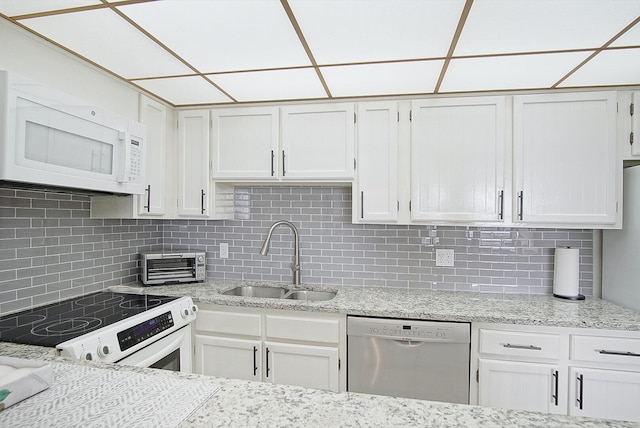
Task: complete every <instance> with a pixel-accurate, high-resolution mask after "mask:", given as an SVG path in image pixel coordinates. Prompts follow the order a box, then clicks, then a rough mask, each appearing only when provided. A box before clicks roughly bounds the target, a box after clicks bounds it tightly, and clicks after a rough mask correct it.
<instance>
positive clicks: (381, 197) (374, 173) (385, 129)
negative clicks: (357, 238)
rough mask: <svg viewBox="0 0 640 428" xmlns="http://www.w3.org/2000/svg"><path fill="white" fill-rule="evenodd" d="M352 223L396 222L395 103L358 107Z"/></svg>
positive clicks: (365, 104) (397, 206)
mask: <svg viewBox="0 0 640 428" xmlns="http://www.w3.org/2000/svg"><path fill="white" fill-rule="evenodd" d="M357 117H358V120H357V144H356V147H357V164H356V181H355V183H354V188H353V208H354V209H353V220H354V222H359V223H366V222H373V223H376V222H377V223H380V222H389V223H394V222H396V221H397V220H398V210H399V200H398V121H399V117H398V103H397V102H370V103H359V104H358V116H357Z"/></svg>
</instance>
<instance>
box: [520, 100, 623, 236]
mask: <svg viewBox="0 0 640 428" xmlns="http://www.w3.org/2000/svg"><path fill="white" fill-rule="evenodd" d="M513 102H514V106H513V109H514V112H513V115H514V117H513V121H514V129H513V132H514V167H513V168H514V177H515V184H514V194H513V211H514V222H515V223H520V224H524V223H526V224H531V225H536V224H559V225H562V224H567V225H571V224H574V225H576V224H582V225H602V226H603V227H607V226H608V227H613V226H614V224H615V223H616V221H617V218H618V215H617V202H618V191H617V188H616V185H617V184H616V183H617V175H618V174H620V172H621V165H619V162H618V161H617V156H616V119H617V117H616V114H617V113H616V109H617V105H616V93H615V92H605V91H603V92H583V93H564V94H540V95H522V96H515V97H514V101H513Z"/></svg>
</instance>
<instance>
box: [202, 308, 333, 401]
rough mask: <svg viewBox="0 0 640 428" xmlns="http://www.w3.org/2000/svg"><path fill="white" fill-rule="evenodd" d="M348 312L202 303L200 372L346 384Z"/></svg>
mask: <svg viewBox="0 0 640 428" xmlns="http://www.w3.org/2000/svg"><path fill="white" fill-rule="evenodd" d="M345 343H346V329H345V317H344V316H342V315H337V314H324V313H300V312H291V311H284V310H270V309H254V308H237V307H226V306H213V305H200V308H199V311H198V318H197V319H196V328H195V337H194V344H195V352H194V359H195V361H194V363H195V364H194V367H195V372H196V373H200V374H206V375H212V376H219V377H227V378H236V379H245V380H254V381H263V382H271V383H279V384H287V385H297V386H304V387H308V388H317V389H326V390H331V391H344V390H345V389H346V370H345V369H346V365H345V366H344V367H345V369H342V366H343V364H342V361H343V360H344V359H345V355H346V353H345Z"/></svg>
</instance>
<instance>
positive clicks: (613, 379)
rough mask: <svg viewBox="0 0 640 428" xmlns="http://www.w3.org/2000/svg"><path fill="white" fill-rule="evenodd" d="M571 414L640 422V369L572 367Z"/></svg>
mask: <svg viewBox="0 0 640 428" xmlns="http://www.w3.org/2000/svg"><path fill="white" fill-rule="evenodd" d="M569 380H570V382H569V387H570V396H571V397H572V403H571V405H570V406H569V414H570V415H572V416H589V417H593V418H603V419H617V420H624V421H632V422H640V405H639V403H640V373H637V372H628V371H618V370H603V369H591V368H584V367H572V368H571V370H570V375H569Z"/></svg>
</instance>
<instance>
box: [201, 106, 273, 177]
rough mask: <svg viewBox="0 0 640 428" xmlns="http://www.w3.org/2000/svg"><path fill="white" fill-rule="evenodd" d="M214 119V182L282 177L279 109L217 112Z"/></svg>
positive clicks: (228, 109)
mask: <svg viewBox="0 0 640 428" xmlns="http://www.w3.org/2000/svg"><path fill="white" fill-rule="evenodd" d="M211 117H212V122H213V129H212V148H213V150H212V162H213V171H212V174H213V178H214V179H239V180H250V179H260V180H275V179H277V178H278V171H279V170H280V168H279V160H280V156H279V153H278V147H279V144H278V143H279V137H280V128H279V117H280V116H279V109H278V107H243V108H226V109H214V110H211Z"/></svg>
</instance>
